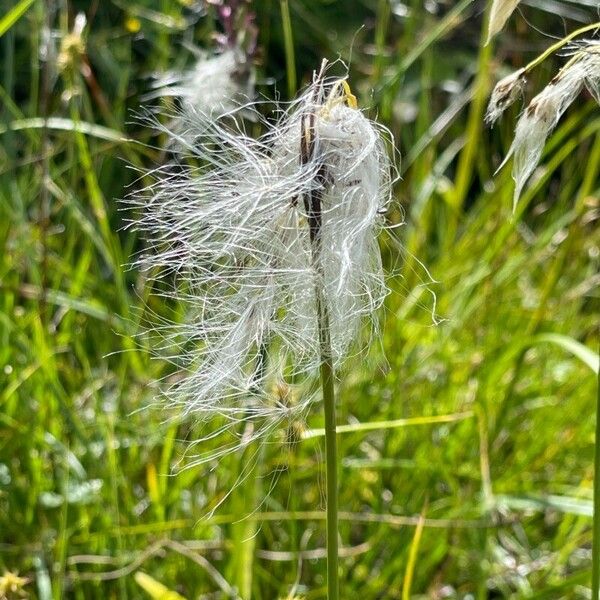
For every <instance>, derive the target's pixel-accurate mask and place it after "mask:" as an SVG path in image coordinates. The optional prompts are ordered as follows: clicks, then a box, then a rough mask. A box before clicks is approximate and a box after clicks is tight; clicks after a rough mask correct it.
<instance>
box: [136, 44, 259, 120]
mask: <svg viewBox="0 0 600 600" xmlns="http://www.w3.org/2000/svg"><path fill="white" fill-rule="evenodd" d="M194 53H195V54H196V55H197V60H196V64H195V65H194V66H193V67H192V68H190V69H187V70H185V71H171V72H169V73H167V74H166V75H164V76H162V77H159V78H158V79H157V80H156V81H155V83H154V85H153V91H152V92H151V93H149V94H148V95H147V96H146V98H148V99H152V98H159V97H163V98H164V97H173V98H179V99H180V101H181V106H182V108H183V110H195V111H197V112H203V113H206V114H207V115H209V116H212V117H218V116H220V115H223V114H225V113H227V112H230V111H233V110H235V109H236V108H238V107H239V106H241V105H243V104H245V103H246V102H248V101H249V100H251V99H252V98H253V97H254V85H255V73H254V66H253V64H252V62H251V60H250V59H249V58H248V56H247V55H246V54H245V53H244V51H243V50H241V49H240V48H238V47H229V48H226V49H224V50H223V52H222V53H220V54H215V55H213V56H210V55H207V54H206V53H204V52H202V51H200V50H197V49H195V50H194Z"/></svg>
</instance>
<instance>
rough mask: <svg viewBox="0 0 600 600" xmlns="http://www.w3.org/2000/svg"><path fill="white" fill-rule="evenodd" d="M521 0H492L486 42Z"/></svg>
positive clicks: (499, 28) (503, 23) (497, 30)
mask: <svg viewBox="0 0 600 600" xmlns="http://www.w3.org/2000/svg"><path fill="white" fill-rule="evenodd" d="M520 1H521V0H494V1H493V2H492V8H491V10H490V22H489V24H488V35H487V40H486V42H485V43H486V44H489V43H490V40H491V39H492V38H493V37H494V36H495V35H496V34H497V33H498V32H499V31H501V30H502V28H503V27H504V25H505V23H506V21H508V18H509V17H510V15H512V14H513V12H514V11H515V9H516V8H517V6H518V5H519V2H520Z"/></svg>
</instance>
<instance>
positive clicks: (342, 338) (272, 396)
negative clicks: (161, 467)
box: [130, 77, 392, 462]
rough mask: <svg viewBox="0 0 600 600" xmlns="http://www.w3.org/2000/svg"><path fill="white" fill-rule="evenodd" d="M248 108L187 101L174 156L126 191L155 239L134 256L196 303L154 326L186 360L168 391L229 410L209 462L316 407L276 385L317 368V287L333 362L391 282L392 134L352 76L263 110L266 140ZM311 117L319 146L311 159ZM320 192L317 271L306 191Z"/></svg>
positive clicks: (189, 402)
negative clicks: (248, 425) (387, 254)
mask: <svg viewBox="0 0 600 600" xmlns="http://www.w3.org/2000/svg"><path fill="white" fill-rule="evenodd" d="M238 116H239V115H238V114H237V112H236V111H233V112H232V113H229V115H227V116H226V117H223V118H219V119H214V118H213V117H211V116H210V115H209V114H207V113H205V112H202V111H199V110H189V111H186V112H185V113H184V114H183V115H182V117H181V118H183V119H185V125H186V127H185V134H180V133H179V132H178V131H175V132H174V131H171V130H169V129H168V127H167V126H165V125H159V124H158V123H155V126H156V127H158V128H159V129H161V130H162V131H163V132H164V133H167V134H168V136H170V138H171V139H172V140H174V141H173V144H172V146H171V149H172V152H173V160H172V161H171V163H170V164H168V165H165V166H162V167H159V168H158V169H156V170H155V171H154V172H153V173H152V176H153V179H154V182H153V183H152V184H151V185H150V186H149V187H147V188H146V189H145V190H144V191H143V192H142V193H140V194H138V195H135V196H134V197H132V198H131V199H130V201H131V203H133V204H134V205H136V206H137V207H139V208H140V209H141V210H140V220H139V221H138V222H137V226H138V228H139V229H140V230H142V231H143V233H144V237H145V239H146V240H147V244H148V249H147V251H146V252H145V253H144V254H143V256H140V257H139V260H138V261H137V264H138V265H139V266H140V267H141V268H142V269H146V270H147V271H148V272H149V273H155V272H158V273H159V274H158V275H157V278H158V279H160V280H161V281H162V282H163V283H162V284H161V285H163V286H164V285H165V282H170V284H171V289H170V291H167V292H165V293H166V294H167V295H169V296H172V297H173V298H175V299H176V300H178V301H180V302H182V303H183V304H184V305H185V307H186V309H185V310H186V318H185V320H184V321H183V322H181V323H166V324H163V325H161V326H160V327H158V330H159V332H160V333H161V335H162V337H163V343H162V344H161V346H160V348H158V349H157V352H158V354H159V355H162V356H168V357H169V358H170V359H172V360H173V361H174V362H175V363H176V364H177V366H178V367H179V369H180V371H181V374H180V377H179V378H178V379H177V380H176V381H175V382H174V383H172V384H170V385H169V386H167V387H166V389H165V390H164V393H165V394H166V396H167V398H168V399H169V400H170V401H171V402H173V403H175V404H178V405H180V406H181V408H182V410H183V411H185V412H188V413H194V414H195V415H197V416H198V417H200V418H209V417H212V416H220V417H221V418H222V421H221V422H222V427H221V428H220V429H218V431H216V432H212V433H211V434H209V435H211V436H212V435H218V434H219V433H225V432H229V433H231V434H232V437H231V438H230V440H229V441H228V442H224V443H223V444H222V445H220V446H219V450H217V451H214V452H208V453H202V451H201V453H200V455H199V456H198V461H199V462H202V461H204V460H208V459H212V458H214V457H215V456H220V455H223V454H225V453H227V452H229V451H231V450H233V449H235V448H236V447H239V444H240V443H249V442H251V441H252V440H254V439H257V438H259V437H262V436H263V435H264V434H265V433H266V432H268V431H269V430H271V429H272V428H273V427H274V426H275V425H277V424H278V423H279V422H281V421H282V420H284V419H285V420H287V419H295V418H297V417H299V416H300V415H301V414H302V413H304V412H305V410H306V409H307V406H308V404H309V403H310V401H311V398H312V396H311V394H306V395H304V396H303V399H299V400H298V401H297V402H295V403H294V404H293V405H290V403H288V402H281V400H280V398H279V397H278V395H277V393H275V392H272V391H271V390H274V389H278V385H277V384H278V383H281V382H284V381H286V380H287V381H292V380H293V381H297V380H298V376H299V375H311V374H312V373H314V372H315V370H316V369H317V368H318V367H319V365H320V361H321V355H320V347H319V329H318V321H317V309H316V301H315V284H318V285H319V286H321V288H322V289H323V291H324V297H325V299H326V302H327V306H328V309H329V315H330V326H331V343H332V355H333V356H332V358H333V362H334V365H336V366H339V365H340V364H341V363H342V361H343V359H344V358H345V357H346V356H347V354H348V353H349V351H350V350H351V348H352V347H353V342H354V340H355V339H356V337H357V334H358V332H359V329H360V327H361V322H362V318H363V317H365V316H368V315H372V314H373V313H374V311H376V309H377V308H378V307H379V306H380V305H381V304H382V302H383V299H384V297H385V295H386V293H387V288H386V285H385V282H384V275H383V270H382V265H381V258H380V252H379V248H378V244H377V239H376V236H377V233H378V231H379V230H380V228H381V227H382V225H383V218H384V217H383V212H384V211H385V208H386V207H387V205H388V203H389V202H390V198H391V184H392V167H391V163H390V160H389V158H388V155H387V152H386V148H385V143H384V131H383V130H382V128H381V127H379V126H377V125H376V124H375V123H373V122H372V121H370V120H369V119H367V118H366V117H365V115H364V114H363V113H362V112H361V111H360V110H358V109H357V107H356V103H355V100H354V97H353V96H352V95H351V94H350V93H349V88H348V86H347V84H346V83H345V81H344V80H342V79H335V78H329V79H323V78H322V77H319V78H318V79H317V80H316V81H315V83H314V84H313V85H311V86H310V87H308V89H307V90H306V91H305V92H304V93H303V94H302V95H301V96H300V97H299V98H298V99H297V100H295V101H294V102H293V103H291V104H290V106H289V107H288V108H287V109H286V110H281V111H280V112H279V116H278V117H277V118H276V119H275V121H274V122H272V121H267V120H265V119H263V120H262V124H263V126H264V127H265V130H266V132H265V133H264V134H263V135H262V136H261V137H259V138H258V139H253V138H252V137H250V136H248V135H246V133H245V131H244V129H243V120H242V119H238V118H237V117H238ZM307 118H308V120H309V121H310V123H311V136H312V139H313V141H314V144H313V149H314V151H313V152H312V155H311V156H310V158H309V159H308V160H302V155H301V143H302V137H303V130H302V128H303V123H305V122H306V119H307ZM315 190H318V191H319V195H320V198H321V203H322V217H321V218H322V223H321V231H320V236H321V266H322V268H321V269H315V268H314V264H313V260H312V254H311V252H312V249H311V239H310V231H309V224H308V221H307V214H306V209H305V205H304V201H303V198H304V197H305V196H306V195H307V194H310V193H313V192H314V191H315ZM317 280H318V281H317ZM266 356H268V357H269V360H268V361H267V360H266ZM248 420H254V421H256V423H257V426H256V427H255V428H254V430H253V433H252V434H251V435H250V436H245V437H244V438H243V440H244V441H243V442H240V440H239V439H238V438H237V437H236V435H235V430H236V428H238V426H239V423H240V422H242V421H248Z"/></svg>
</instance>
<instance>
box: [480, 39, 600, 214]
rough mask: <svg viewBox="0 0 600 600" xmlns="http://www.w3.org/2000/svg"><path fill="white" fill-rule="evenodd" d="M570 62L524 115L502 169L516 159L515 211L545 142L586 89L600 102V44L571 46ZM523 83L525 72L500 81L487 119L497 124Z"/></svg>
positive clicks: (534, 99)
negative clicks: (509, 161)
mask: <svg viewBox="0 0 600 600" xmlns="http://www.w3.org/2000/svg"><path fill="white" fill-rule="evenodd" d="M568 54H569V55H571V58H570V60H569V61H568V62H567V63H566V64H565V66H564V67H563V68H562V69H561V70H560V71H559V72H558V74H557V75H556V76H555V77H554V79H552V81H551V82H550V83H549V84H548V85H547V86H546V87H545V88H544V89H543V90H542V91H541V92H540V93H539V94H538V95H537V96H535V97H534V98H533V99H532V100H531V102H530V103H529V105H528V106H527V107H526V108H525V110H524V111H523V113H522V114H521V116H520V118H519V120H518V122H517V126H516V130H515V137H514V139H513V142H512V144H511V147H510V149H509V151H508V153H507V155H506V158H505V159H504V161H503V162H502V164H501V165H500V167H499V168H502V167H503V166H504V165H505V164H506V162H507V161H508V160H509V159H510V158H511V157H514V161H513V170H512V176H513V179H514V181H515V192H514V196H513V210H514V209H515V208H516V205H517V202H518V200H519V197H520V196H521V192H522V191H523V188H524V186H525V183H526V182H527V180H528V179H529V177H530V176H531V174H532V173H533V172H534V170H535V168H536V167H537V165H538V163H539V161H540V158H541V156H542V152H543V150H544V146H545V144H546V140H547V139H548V136H549V135H550V134H551V133H552V131H553V130H554V128H555V127H556V125H557V124H558V121H559V120H560V118H561V117H562V115H563V114H564V112H565V111H566V110H567V108H568V107H569V106H570V105H571V104H572V103H573V101H574V100H575V98H577V96H578V95H579V94H580V92H581V91H582V89H583V88H584V87H586V88H587V89H588V90H589V92H590V94H591V95H592V96H593V97H594V98H595V99H596V101H598V102H599V103H600V45H599V44H598V43H597V42H595V41H590V40H585V41H582V42H578V43H576V44H571V45H570V46H569V47H568ZM523 82H524V72H523V70H522V69H521V70H519V71H515V72H514V73H513V74H512V75H509V76H508V77H506V78H504V79H503V80H502V81H500V82H499V83H498V84H497V86H496V88H495V89H494V93H493V94H492V98H491V100H490V104H489V106H488V113H487V115H488V120H489V121H490V122H493V121H495V120H496V119H497V118H498V116H499V115H500V114H501V113H502V111H503V110H504V109H505V108H506V107H507V106H508V105H510V104H511V103H512V102H513V101H514V99H515V98H516V96H517V95H518V93H519V92H520V89H521V86H522V85H523Z"/></svg>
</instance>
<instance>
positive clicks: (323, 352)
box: [300, 61, 339, 600]
mask: <svg viewBox="0 0 600 600" xmlns="http://www.w3.org/2000/svg"><path fill="white" fill-rule="evenodd" d="M325 66H326V61H323V64H322V66H321V71H320V73H319V75H318V76H316V75H315V92H314V102H315V103H316V102H317V101H318V100H319V95H320V93H321V87H322V82H323V76H324V72H325ZM314 124H315V114H314V113H309V114H307V115H305V116H304V117H303V118H302V122H301V136H300V164H302V165H305V164H307V163H308V162H310V161H312V160H315V156H314V153H315V132H314ZM316 178H317V180H319V181H320V183H321V184H324V183H325V181H326V179H327V173H326V169H325V166H324V165H321V166H320V167H319V169H318V172H317V175H316ZM322 189H323V186H322V185H320V186H316V187H315V188H314V189H313V191H311V192H309V193H308V194H306V195H305V196H304V207H305V209H306V216H307V220H308V228H309V235H310V243H311V253H312V266H313V269H314V276H315V306H316V311H317V321H318V322H317V326H318V329H319V348H320V359H321V385H322V389H323V408H324V412H325V469H326V477H327V485H326V488H327V598H328V600H338V598H339V583H338V482H337V440H336V428H335V391H334V386H333V378H334V368H333V353H332V351H331V328H330V324H329V307H328V306H327V299H326V297H325V291H324V288H325V268H324V266H323V260H322V223H323V211H322V206H321V202H322V194H323V192H322Z"/></svg>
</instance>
